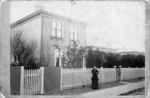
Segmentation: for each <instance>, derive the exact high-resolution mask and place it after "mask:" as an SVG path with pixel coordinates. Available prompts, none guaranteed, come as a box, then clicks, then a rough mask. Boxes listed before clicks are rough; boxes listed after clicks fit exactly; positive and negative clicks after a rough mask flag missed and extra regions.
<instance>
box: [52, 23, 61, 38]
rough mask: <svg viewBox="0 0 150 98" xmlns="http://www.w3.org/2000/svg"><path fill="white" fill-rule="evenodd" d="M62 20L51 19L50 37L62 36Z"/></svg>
mask: <svg viewBox="0 0 150 98" xmlns="http://www.w3.org/2000/svg"><path fill="white" fill-rule="evenodd" d="M62 33H63V30H62V22H60V21H53V22H52V37H56V38H62V36H63V35H62Z"/></svg>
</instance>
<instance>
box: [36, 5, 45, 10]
mask: <svg viewBox="0 0 150 98" xmlns="http://www.w3.org/2000/svg"><path fill="white" fill-rule="evenodd" d="M38 10H45V7H44V6H42V5H35V11H38Z"/></svg>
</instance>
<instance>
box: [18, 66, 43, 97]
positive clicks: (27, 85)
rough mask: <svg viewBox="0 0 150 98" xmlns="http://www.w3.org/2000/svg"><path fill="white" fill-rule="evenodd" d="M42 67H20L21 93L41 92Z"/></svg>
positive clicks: (32, 93)
mask: <svg viewBox="0 0 150 98" xmlns="http://www.w3.org/2000/svg"><path fill="white" fill-rule="evenodd" d="M43 75H44V68H43V67H41V68H40V69H24V67H21V86H20V87H21V88H20V94H21V95H34V94H41V93H43V77H44V76H43Z"/></svg>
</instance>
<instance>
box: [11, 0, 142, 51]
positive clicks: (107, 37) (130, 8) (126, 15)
mask: <svg viewBox="0 0 150 98" xmlns="http://www.w3.org/2000/svg"><path fill="white" fill-rule="evenodd" d="M35 5H41V6H43V7H44V9H45V10H46V11H49V12H53V13H57V14H60V15H63V16H67V17H70V18H73V19H76V20H81V21H84V22H86V23H87V24H88V26H87V45H94V46H101V47H107V48H114V49H118V51H140V52H145V5H144V2H134V1H133V2H131V1H129V2H127V1H75V2H71V1H39V2H37V1H10V23H13V22H15V21H17V20H19V19H21V18H23V17H25V16H27V15H29V14H31V13H33V12H35Z"/></svg>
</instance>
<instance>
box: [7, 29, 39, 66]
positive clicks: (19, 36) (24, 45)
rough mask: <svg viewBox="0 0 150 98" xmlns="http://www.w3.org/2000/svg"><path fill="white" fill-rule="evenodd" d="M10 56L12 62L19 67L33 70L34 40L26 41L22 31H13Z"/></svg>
mask: <svg viewBox="0 0 150 98" xmlns="http://www.w3.org/2000/svg"><path fill="white" fill-rule="evenodd" d="M10 43H11V45H10V46H11V55H12V57H13V58H14V62H15V63H18V65H19V66H25V67H28V68H35V67H36V66H37V62H38V61H39V60H38V58H37V56H36V55H37V52H38V51H37V42H36V41H35V40H31V39H28V38H27V37H26V36H25V35H24V34H23V31H22V30H17V31H13V32H12V34H11V39H10Z"/></svg>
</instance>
